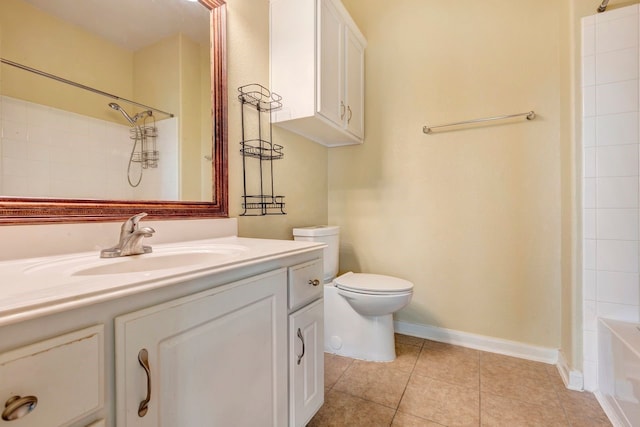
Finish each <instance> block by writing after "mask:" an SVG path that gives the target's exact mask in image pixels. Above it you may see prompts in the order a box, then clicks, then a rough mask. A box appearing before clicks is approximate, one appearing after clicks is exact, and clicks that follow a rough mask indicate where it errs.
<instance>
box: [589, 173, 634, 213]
mask: <svg viewBox="0 0 640 427" xmlns="http://www.w3.org/2000/svg"><path fill="white" fill-rule="evenodd" d="M596 207H597V208H605V209H606V208H613V209H625V208H629V209H636V208H638V178H637V177H622V178H619V177H612V178H597V179H596Z"/></svg>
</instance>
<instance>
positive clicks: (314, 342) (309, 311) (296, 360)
mask: <svg viewBox="0 0 640 427" xmlns="http://www.w3.org/2000/svg"><path fill="white" fill-rule="evenodd" d="M323 315H324V304H323V300H322V299H320V300H318V301H316V302H314V303H312V304H309V305H308V306H306V307H303V308H301V309H300V310H298V311H296V312H295V313H293V314H291V315H290V316H289V378H290V381H291V383H290V384H289V412H290V414H289V420H290V422H289V425H290V426H291V427H299V426H305V425H306V424H307V423H308V422H309V420H310V419H311V417H313V415H314V414H315V413H316V412H317V411H318V409H320V407H321V406H322V404H323V403H324V321H323Z"/></svg>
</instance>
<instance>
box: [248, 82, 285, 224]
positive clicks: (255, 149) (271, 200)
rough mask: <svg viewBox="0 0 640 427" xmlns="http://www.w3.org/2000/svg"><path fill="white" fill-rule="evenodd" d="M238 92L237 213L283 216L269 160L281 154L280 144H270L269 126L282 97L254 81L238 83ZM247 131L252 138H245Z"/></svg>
mask: <svg viewBox="0 0 640 427" xmlns="http://www.w3.org/2000/svg"><path fill="white" fill-rule="evenodd" d="M238 92H240V93H239V95H238V100H239V101H240V102H241V103H242V108H241V110H240V111H241V119H242V120H241V122H242V141H240V147H241V148H240V153H241V154H242V184H243V194H242V209H243V212H242V213H241V214H240V216H262V215H286V212H285V211H284V196H279V195H276V193H275V189H274V180H273V161H274V160H280V159H282V158H283V157H284V153H283V147H282V145H278V144H274V143H273V132H272V125H271V111H273V110H276V109H278V108H280V107H282V102H281V101H282V97H281V96H280V95H278V94H276V93H273V92H271V91H269V89H267V88H266V87H264V86H262V85H259V84H255V83H254V84H249V85H244V86H240V87H239V88H238ZM247 109H248V110H249V111H247V112H245V110H247ZM249 116H250V117H251V118H250V117H249ZM249 134H251V136H254V138H249V137H248V135H249ZM255 136H257V137H255ZM250 159H256V160H257V162H254V161H251V160H250ZM248 160H249V161H248ZM250 166H251V167H250ZM256 174H257V176H256Z"/></svg>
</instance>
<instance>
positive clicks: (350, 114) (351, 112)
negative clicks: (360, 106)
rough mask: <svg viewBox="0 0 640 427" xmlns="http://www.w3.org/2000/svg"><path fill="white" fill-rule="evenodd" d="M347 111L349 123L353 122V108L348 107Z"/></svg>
mask: <svg viewBox="0 0 640 427" xmlns="http://www.w3.org/2000/svg"><path fill="white" fill-rule="evenodd" d="M347 111H349V117H348V118H347V123H350V122H351V117H353V111H351V107H350V106H349V107H347Z"/></svg>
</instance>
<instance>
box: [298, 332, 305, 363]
mask: <svg viewBox="0 0 640 427" xmlns="http://www.w3.org/2000/svg"><path fill="white" fill-rule="evenodd" d="M298 338H300V341H302V354H301V355H299V356H298V365H299V364H300V361H301V360H302V358H303V357H304V337H303V336H302V331H301V330H300V328H298Z"/></svg>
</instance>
